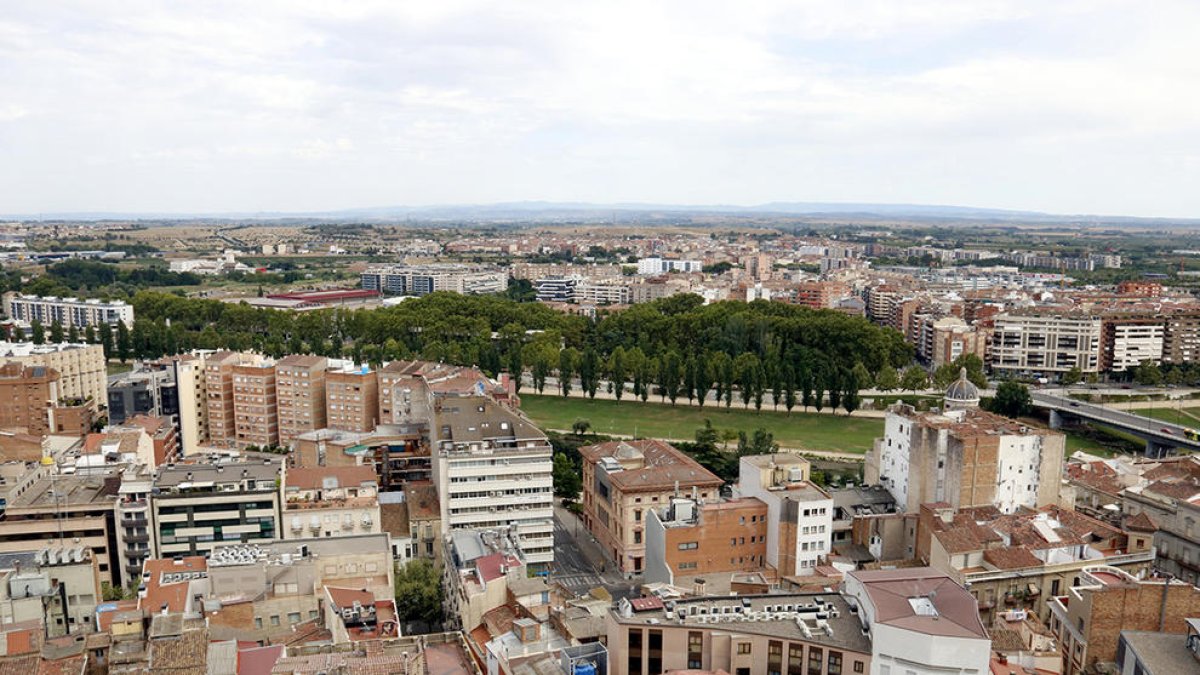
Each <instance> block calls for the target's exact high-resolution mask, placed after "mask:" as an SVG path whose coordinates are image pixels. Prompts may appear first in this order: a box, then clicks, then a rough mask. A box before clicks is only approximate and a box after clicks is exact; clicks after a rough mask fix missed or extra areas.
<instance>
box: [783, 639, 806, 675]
mask: <svg viewBox="0 0 1200 675" xmlns="http://www.w3.org/2000/svg"><path fill="white" fill-rule="evenodd" d="M787 675H804V646H803V645H797V644H789V645H788V670H787Z"/></svg>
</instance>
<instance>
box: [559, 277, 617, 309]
mask: <svg viewBox="0 0 1200 675" xmlns="http://www.w3.org/2000/svg"><path fill="white" fill-rule="evenodd" d="M630 298H631V295H630V287H629V285H628V284H626V283H625V281H624V280H623V279H598V280H592V279H582V280H580V281H579V282H578V283H576V284H575V289H574V293H573V294H572V296H571V300H572V301H573V302H575V303H577V304H581V305H627V304H629V302H630Z"/></svg>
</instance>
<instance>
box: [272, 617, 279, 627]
mask: <svg viewBox="0 0 1200 675" xmlns="http://www.w3.org/2000/svg"><path fill="white" fill-rule="evenodd" d="M271 625H272V626H278V625H279V615H278V614H275V615H273V616H271Z"/></svg>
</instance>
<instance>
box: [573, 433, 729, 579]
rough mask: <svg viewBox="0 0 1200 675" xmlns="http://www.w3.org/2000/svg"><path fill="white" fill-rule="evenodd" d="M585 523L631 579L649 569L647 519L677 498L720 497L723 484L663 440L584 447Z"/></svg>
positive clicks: (610, 443)
mask: <svg viewBox="0 0 1200 675" xmlns="http://www.w3.org/2000/svg"><path fill="white" fill-rule="evenodd" d="M579 454H580V455H581V456H582V457H583V524H584V526H585V527H587V528H588V531H589V532H591V533H592V536H594V537H595V538H596V541H597V543H598V544H599V545H600V548H601V550H603V551H604V552H605V553H606V554H607V555H609V556H611V559H612V560H613V561H614V562H615V564H616V565H617V569H619V570H620V571H621V572H623V573H625V574H626V575H634V574H641V573H642V572H643V571H644V570H645V566H646V540H645V528H646V517H647V514H648V513H649V511H650V510H651V509H655V508H661V507H663V506H667V505H669V504H670V500H671V499H672V498H673V497H683V496H691V497H692V498H693V499H694V500H696V501H704V500H709V499H716V498H717V497H718V495H719V491H720V489H721V485H722V484H723V481H722V480H721V479H720V478H718V477H717V476H715V475H713V474H712V473H711V472H709V471H708V470H707V469H705V468H704V467H702V466H700V464H698V463H697V462H696V461H695V460H693V459H692V458H691V457H688V456H687V455H685V454H684V453H682V452H680V451H679V450H677V449H676V448H675V447H674V446H672V445H670V444H669V443H666V442H664V441H658V440H638V441H613V442H609V443H600V444H597V445H589V446H586V447H583V448H580V449H579Z"/></svg>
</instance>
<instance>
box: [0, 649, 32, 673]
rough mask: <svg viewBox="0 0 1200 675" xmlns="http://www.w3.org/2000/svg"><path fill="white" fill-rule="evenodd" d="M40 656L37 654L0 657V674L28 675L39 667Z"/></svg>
mask: <svg viewBox="0 0 1200 675" xmlns="http://www.w3.org/2000/svg"><path fill="white" fill-rule="evenodd" d="M41 662H42V657H41V656H39V655H37V654H27V655H25V656H17V657H9V658H4V659H0V675H29V674H30V673H36V672H37V670H38V668H39V667H41Z"/></svg>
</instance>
